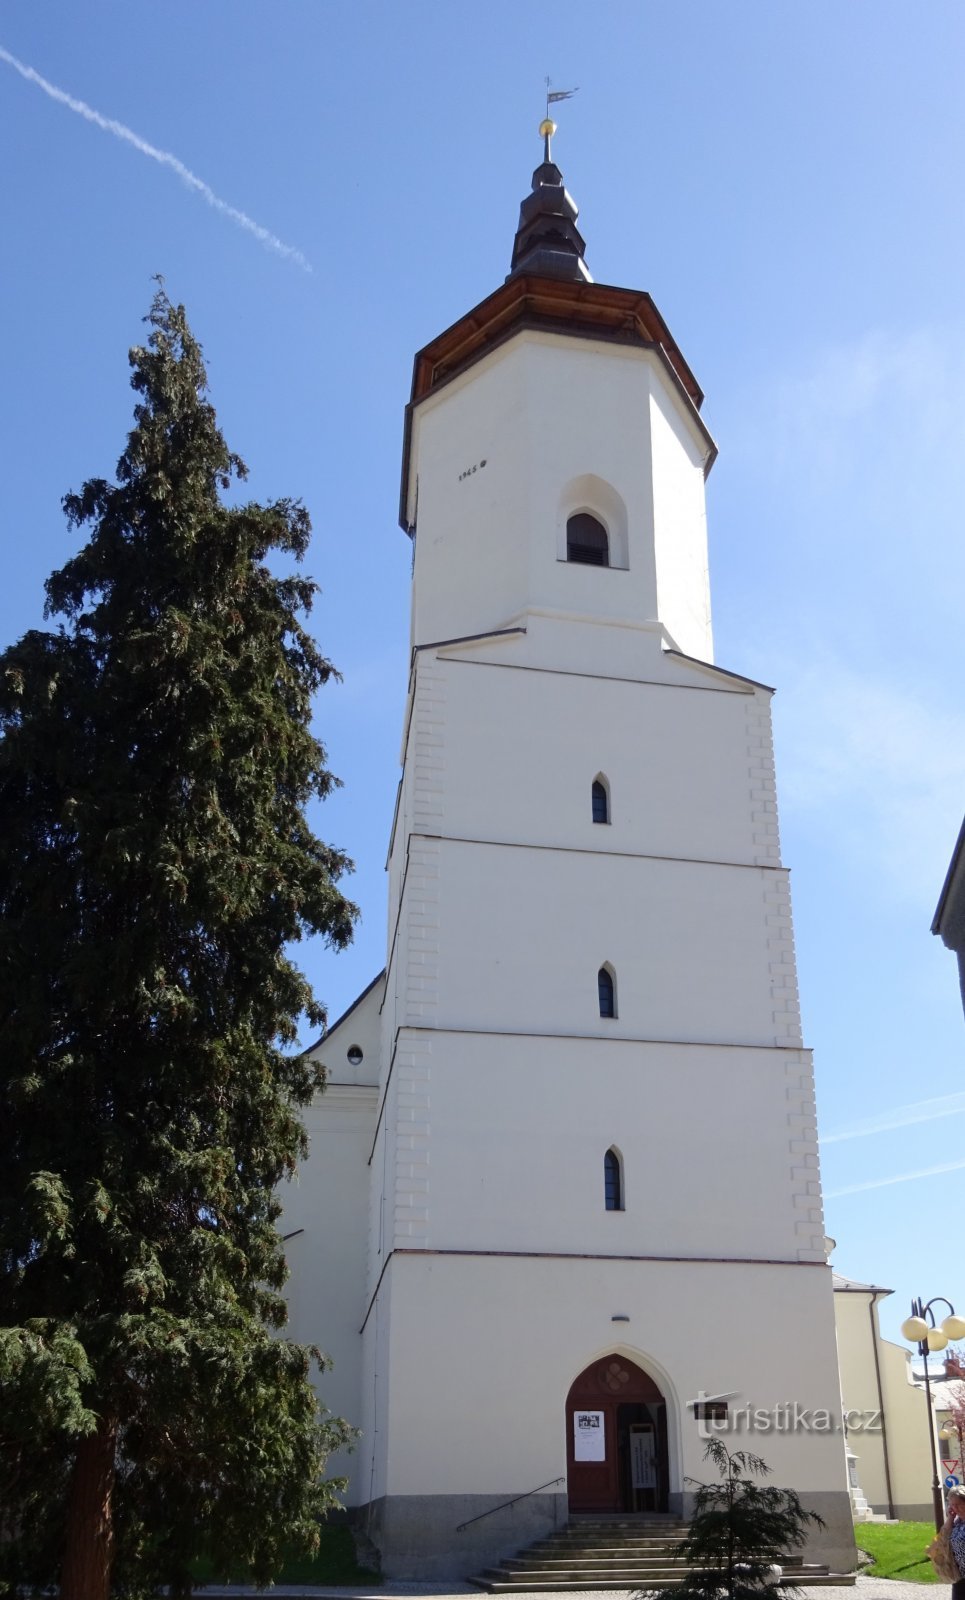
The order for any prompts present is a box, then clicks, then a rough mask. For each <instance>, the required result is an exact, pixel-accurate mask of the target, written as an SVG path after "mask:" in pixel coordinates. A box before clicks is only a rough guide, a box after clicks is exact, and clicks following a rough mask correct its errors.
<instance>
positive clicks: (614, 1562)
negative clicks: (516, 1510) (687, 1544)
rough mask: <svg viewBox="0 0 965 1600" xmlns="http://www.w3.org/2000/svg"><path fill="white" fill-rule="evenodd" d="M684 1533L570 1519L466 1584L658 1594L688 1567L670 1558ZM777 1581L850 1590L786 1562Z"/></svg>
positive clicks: (836, 1579) (808, 1567)
mask: <svg viewBox="0 0 965 1600" xmlns="http://www.w3.org/2000/svg"><path fill="white" fill-rule="evenodd" d="M686 1532H687V1526H686V1524H685V1523H682V1522H679V1521H677V1520H676V1519H671V1518H670V1517H667V1518H664V1519H658V1518H656V1517H655V1518H653V1519H650V1518H647V1519H646V1520H644V1519H643V1518H642V1517H636V1518H628V1517H622V1518H621V1517H612V1518H611V1517H607V1518H602V1517H592V1518H591V1517H586V1518H573V1520H572V1521H571V1522H570V1523H569V1524H568V1526H567V1527H565V1528H561V1529H560V1530H559V1532H557V1533H554V1534H550V1535H549V1537H548V1538H545V1539H540V1540H538V1542H537V1543H536V1544H533V1545H530V1546H529V1547H528V1548H527V1549H526V1550H521V1551H520V1552H519V1553H518V1554H517V1555H515V1556H512V1557H509V1558H507V1559H506V1560H504V1561H501V1562H499V1563H498V1564H497V1565H496V1566H492V1567H487V1568H486V1570H485V1571H484V1572H481V1573H480V1574H479V1576H478V1577H476V1578H470V1579H469V1582H470V1583H472V1584H474V1585H475V1586H476V1588H479V1589H485V1590H486V1591H487V1592H488V1593H489V1594H539V1593H551V1592H553V1591H554V1590H570V1589H572V1590H576V1589H643V1590H648V1589H664V1588H671V1587H676V1585H678V1584H680V1583H681V1582H683V1580H684V1578H685V1576H686V1574H687V1573H688V1571H689V1570H690V1568H689V1567H688V1566H687V1565H686V1564H685V1563H684V1562H682V1561H677V1560H675V1559H674V1556H673V1553H672V1552H673V1547H674V1545H676V1544H677V1543H679V1541H680V1540H681V1539H682V1538H683V1537H684V1535H685V1534H686ZM781 1564H782V1566H783V1569H784V1579H783V1582H784V1583H786V1584H788V1585H791V1586H794V1587H797V1586H798V1585H806V1586H807V1587H808V1588H810V1587H812V1586H820V1585H832V1584H833V1585H853V1583H854V1576H853V1574H850V1573H846V1574H839V1573H832V1572H829V1571H828V1568H827V1567H826V1566H821V1565H819V1564H817V1563H814V1562H803V1561H801V1560H800V1559H798V1558H795V1557H788V1558H787V1559H786V1560H785V1561H784V1562H782V1563H781Z"/></svg>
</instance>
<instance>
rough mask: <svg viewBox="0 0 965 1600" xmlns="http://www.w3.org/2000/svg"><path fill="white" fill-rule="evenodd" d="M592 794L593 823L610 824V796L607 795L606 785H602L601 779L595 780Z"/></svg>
mask: <svg viewBox="0 0 965 1600" xmlns="http://www.w3.org/2000/svg"><path fill="white" fill-rule="evenodd" d="M591 792H592V798H593V821H594V822H609V820H610V796H609V795H608V793H607V787H606V784H605V783H601V782H600V779H599V778H594V780H593V789H592V791H591Z"/></svg>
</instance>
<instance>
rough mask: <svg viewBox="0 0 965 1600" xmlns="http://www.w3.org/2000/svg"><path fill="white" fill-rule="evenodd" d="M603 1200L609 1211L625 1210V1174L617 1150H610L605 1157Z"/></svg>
mask: <svg viewBox="0 0 965 1600" xmlns="http://www.w3.org/2000/svg"><path fill="white" fill-rule="evenodd" d="M603 1198H604V1201H605V1202H606V1208H607V1210H608V1211H622V1210H623V1174H622V1172H621V1171H620V1157H619V1156H618V1155H617V1153H616V1151H615V1150H608V1151H607V1153H606V1155H605V1156H604V1157H603Z"/></svg>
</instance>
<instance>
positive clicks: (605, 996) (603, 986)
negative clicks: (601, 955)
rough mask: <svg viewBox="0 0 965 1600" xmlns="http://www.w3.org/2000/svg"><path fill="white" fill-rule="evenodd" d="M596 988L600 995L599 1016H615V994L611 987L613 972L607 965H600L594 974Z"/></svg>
mask: <svg viewBox="0 0 965 1600" xmlns="http://www.w3.org/2000/svg"><path fill="white" fill-rule="evenodd" d="M596 983H597V989H598V991H599V995H600V1016H601V1017H615V1016H616V1014H617V1008H616V995H615V993H614V988H613V973H612V972H611V971H610V969H609V967H601V968H600V970H599V972H598V973H597V975H596Z"/></svg>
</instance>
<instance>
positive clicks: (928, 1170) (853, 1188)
mask: <svg viewBox="0 0 965 1600" xmlns="http://www.w3.org/2000/svg"><path fill="white" fill-rule="evenodd" d="M963 1167H965V1161H943V1162H942V1164H941V1166H940V1167H919V1169H918V1171H917V1172H899V1173H898V1174H897V1176H896V1177H894V1178H871V1179H870V1180H869V1181H868V1182H867V1183H850V1184H848V1186H847V1188H846V1189H829V1190H828V1191H827V1192H826V1194H825V1196H824V1198H825V1200H837V1199H838V1197H839V1196H840V1195H843V1194H861V1193H862V1191H863V1190H865V1189H887V1188H889V1187H890V1186H891V1184H893V1183H911V1182H912V1181H913V1180H914V1179H915V1178H934V1177H936V1176H937V1174H938V1173H939V1172H961V1171H962V1168H963Z"/></svg>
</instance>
